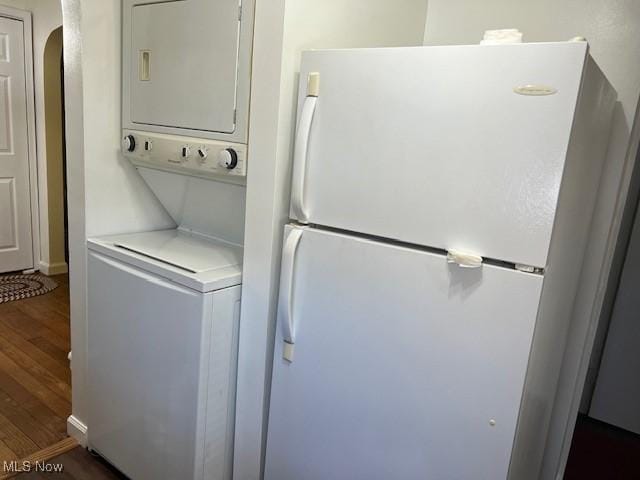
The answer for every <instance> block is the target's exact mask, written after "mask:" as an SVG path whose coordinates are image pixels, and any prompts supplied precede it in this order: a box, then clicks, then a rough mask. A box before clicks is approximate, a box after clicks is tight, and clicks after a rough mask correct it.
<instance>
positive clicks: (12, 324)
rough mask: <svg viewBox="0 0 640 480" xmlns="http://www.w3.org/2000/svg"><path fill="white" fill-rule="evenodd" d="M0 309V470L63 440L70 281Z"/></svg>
mask: <svg viewBox="0 0 640 480" xmlns="http://www.w3.org/2000/svg"><path fill="white" fill-rule="evenodd" d="M53 278H54V279H55V280H56V281H57V282H58V283H59V287H58V288H56V289H55V290H53V291H52V292H49V293H47V294H45V295H40V296H38V297H32V298H27V299H24V300H17V301H13V302H8V303H2V304H0V465H2V461H4V460H16V459H22V458H24V457H27V456H29V455H31V454H33V453H34V452H37V451H39V450H41V449H43V448H45V447H49V446H51V445H53V444H54V443H56V442H58V441H59V440H61V439H63V438H65V437H66V436H67V433H66V430H67V417H68V416H69V415H70V414H71V371H70V369H69V360H68V359H67V355H68V353H69V350H70V340H69V334H70V332H69V282H68V277H67V276H66V275H58V276H55V277H53Z"/></svg>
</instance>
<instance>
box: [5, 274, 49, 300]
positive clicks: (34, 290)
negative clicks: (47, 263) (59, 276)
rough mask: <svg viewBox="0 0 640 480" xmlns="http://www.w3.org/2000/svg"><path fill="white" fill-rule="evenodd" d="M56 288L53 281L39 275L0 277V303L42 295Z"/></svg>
mask: <svg viewBox="0 0 640 480" xmlns="http://www.w3.org/2000/svg"><path fill="white" fill-rule="evenodd" d="M57 286H58V284H57V283H56V282H55V281H54V280H52V279H51V278H49V277H45V276H44V275H40V274H39V273H33V274H30V275H21V274H19V275H15V274H14V275H0V303H5V302H10V301H12V300H21V299H23V298H29V297H35V296H37V295H42V294H43V293H47V292H50V291H51V290H53V289H54V288H56V287H57Z"/></svg>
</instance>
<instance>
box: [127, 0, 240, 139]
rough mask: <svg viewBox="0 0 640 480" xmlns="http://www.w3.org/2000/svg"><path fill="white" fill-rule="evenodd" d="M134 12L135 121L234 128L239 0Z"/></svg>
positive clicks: (187, 2)
mask: <svg viewBox="0 0 640 480" xmlns="http://www.w3.org/2000/svg"><path fill="white" fill-rule="evenodd" d="M131 15H132V16H131V46H130V48H131V51H130V55H129V59H130V62H131V64H130V68H129V76H130V79H129V80H130V82H129V84H130V89H131V95H130V103H131V105H130V109H131V121H132V122H133V123H138V124H144V125H158V126H165V127H174V128H175V127H177V128H185V129H191V130H202V131H209V132H221V133H233V131H234V130H235V108H236V90H237V76H238V45H239V28H240V19H239V7H238V0H216V1H215V2H212V1H210V0H182V1H169V2H162V3H147V4H140V5H135V6H133V7H132V12H131Z"/></svg>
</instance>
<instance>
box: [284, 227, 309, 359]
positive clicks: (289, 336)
mask: <svg viewBox="0 0 640 480" xmlns="http://www.w3.org/2000/svg"><path fill="white" fill-rule="evenodd" d="M303 231H304V230H303V229H302V228H295V227H294V228H292V229H291V230H290V231H289V235H288V236H287V238H286V240H285V241H284V248H283V250H282V267H281V271H280V292H279V293H278V322H279V323H280V326H281V328H282V338H283V339H284V350H283V357H284V359H285V360H287V361H289V362H291V361H293V345H294V343H295V336H294V331H293V276H294V273H295V266H296V265H295V261H296V250H297V249H298V244H299V243H300V238H302V232H303Z"/></svg>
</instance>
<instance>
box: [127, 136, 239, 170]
mask: <svg viewBox="0 0 640 480" xmlns="http://www.w3.org/2000/svg"><path fill="white" fill-rule="evenodd" d="M122 154H123V155H124V156H125V157H127V158H128V159H129V160H130V161H131V162H132V163H133V164H134V165H139V166H143V167H148V168H157V169H160V170H168V171H171V172H176V173H182V174H185V175H192V176H196V177H205V178H215V179H218V180H219V179H221V177H231V178H230V179H235V180H241V179H242V178H243V177H246V175H247V146H246V145H243V144H241V143H229V142H220V141H216V140H207V139H200V138H191V137H182V136H178V135H166V134H162V133H152V132H143V131H139V130H123V131H122Z"/></svg>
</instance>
